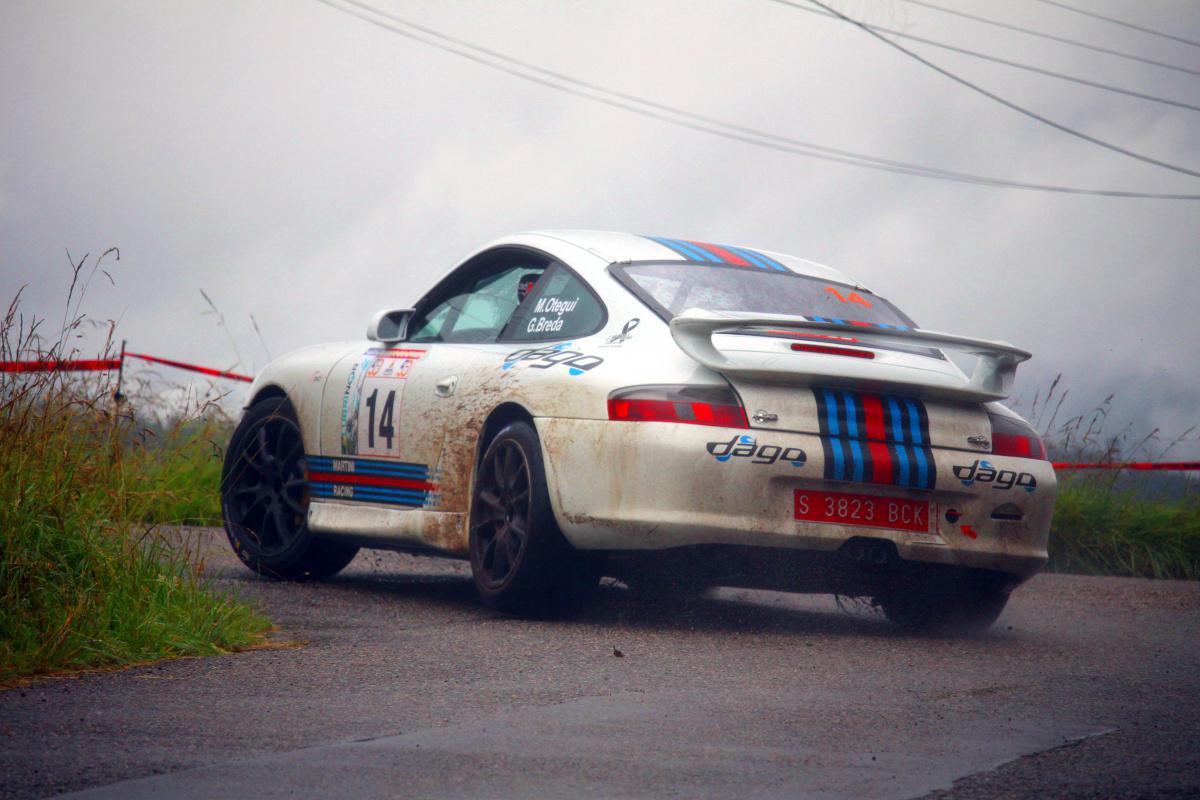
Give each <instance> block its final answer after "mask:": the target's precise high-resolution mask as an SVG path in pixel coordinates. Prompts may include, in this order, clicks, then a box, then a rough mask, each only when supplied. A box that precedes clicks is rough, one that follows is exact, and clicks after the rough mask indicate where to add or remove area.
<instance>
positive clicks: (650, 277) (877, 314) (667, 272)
mask: <svg viewBox="0 0 1200 800" xmlns="http://www.w3.org/2000/svg"><path fill="white" fill-rule="evenodd" d="M613 271H614V272H615V273H616V275H617V278H618V279H619V280H620V281H621V283H623V284H624V285H625V286H626V287H627V288H628V289H630V290H631V291H632V292H633V293H634V294H636V295H637V296H638V297H639V298H641V300H642V301H643V302H645V303H647V304H648V305H650V306H651V307H652V308H654V310H655V311H657V312H658V313H659V314H660V315H661V316H663V317H664V318H665V319H670V318H671V317H674V316H675V315H676V314H679V313H681V312H683V311H686V310H687V309H689V308H702V309H706V310H708V311H747V312H752V313H758V314H788V315H792V316H801V317H806V318H808V319H810V320H813V321H816V322H838V323H847V322H866V323H869V324H872V325H882V326H886V327H905V328H915V327H916V323H915V322H913V321H912V320H911V319H909V318H908V317H907V316H905V314H904V313H903V312H901V311H900V310H899V309H898V308H896V307H895V306H894V305H892V304H891V303H889V302H888V301H887V300H884V299H883V298H882V297H878V296H877V295H874V294H871V293H870V292H868V291H866V290H865V289H856V288H855V287H853V286H849V285H847V284H844V283H838V282H836V281H830V280H826V279H823V278H813V277H809V276H806V275H796V274H794V273H782V272H767V271H766V270H751V269H746V268H744V267H716V266H699V265H696V264H629V265H626V266H620V267H615V268H614V270H613Z"/></svg>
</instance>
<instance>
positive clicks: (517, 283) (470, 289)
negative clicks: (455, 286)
mask: <svg viewBox="0 0 1200 800" xmlns="http://www.w3.org/2000/svg"><path fill="white" fill-rule="evenodd" d="M544 269H545V267H543V266H542V265H540V264H529V263H514V262H513V261H512V260H509V261H507V262H506V264H505V266H503V267H501V268H499V269H497V270H495V271H492V272H488V273H486V274H484V275H482V276H480V277H478V278H476V279H475V280H473V281H471V282H470V283H469V284H468V285H467V286H465V287H462V289H461V290H460V292H459V293H457V294H454V295H452V296H451V297H449V298H447V299H445V300H443V301H442V302H440V303H438V304H437V305H435V306H434V307H433V308H431V309H429V311H428V312H426V313H425V314H423V315H422V316H421V318H420V319H418V320H416V323H415V326H414V328H413V332H412V333H411V334H410V335H409V337H408V341H410V342H458V343H478V342H491V341H495V339H496V337H497V336H498V335H499V334H500V331H501V330H503V329H504V325H505V323H506V322H508V320H509V318H511V317H512V315H513V311H515V310H516V309H517V306H519V305H520V304H521V301H522V300H523V299H524V297H525V296H526V294H528V292H529V291H530V287H531V284H534V283H536V282H537V280H538V278H540V277H541V274H542V272H543V270H544Z"/></svg>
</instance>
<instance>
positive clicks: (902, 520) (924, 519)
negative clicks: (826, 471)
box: [795, 489, 929, 533]
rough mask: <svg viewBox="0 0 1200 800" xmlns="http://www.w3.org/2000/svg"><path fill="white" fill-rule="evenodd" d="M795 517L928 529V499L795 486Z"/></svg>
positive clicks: (860, 524)
mask: <svg viewBox="0 0 1200 800" xmlns="http://www.w3.org/2000/svg"><path fill="white" fill-rule="evenodd" d="M795 514H796V519H802V520H805V521H807V522H827V523H832V524H835V525H858V526H861V527H864V528H889V529H891V530H896V531H914V532H919V533H928V532H929V501H927V500H906V499H904V498H899V497H877V496H875V495H869V494H850V493H847V492H815V491H808V490H806V489H797V490H796V492H795Z"/></svg>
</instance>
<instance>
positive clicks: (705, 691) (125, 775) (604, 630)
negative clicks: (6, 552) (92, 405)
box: [0, 532, 1200, 800]
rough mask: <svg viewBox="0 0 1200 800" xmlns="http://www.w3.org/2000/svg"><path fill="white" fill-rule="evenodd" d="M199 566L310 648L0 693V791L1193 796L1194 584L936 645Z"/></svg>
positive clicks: (820, 617) (1050, 613)
mask: <svg viewBox="0 0 1200 800" xmlns="http://www.w3.org/2000/svg"><path fill="white" fill-rule="evenodd" d="M200 535H201V537H202V538H205V539H207V540H209V541H215V536H214V535H213V534H212V533H211V532H209V533H208V534H204V533H201V534H200ZM210 568H211V569H212V570H213V571H215V573H216V574H217V575H219V576H220V583H221V585H222V586H224V587H226V588H230V589H232V590H234V591H236V592H239V593H240V594H241V595H243V596H244V597H247V598H249V599H252V600H253V601H255V602H259V603H261V604H262V606H263V607H264V608H265V609H266V610H267V612H268V613H269V614H270V615H271V616H272V617H273V618H274V619H275V620H276V621H277V622H278V623H279V624H280V625H281V626H282V628H283V630H284V633H285V635H286V636H289V637H291V638H294V639H298V640H302V641H304V642H306V644H305V645H304V646H302V647H296V648H291V649H276V650H263V651H257V652H251V653H243V654H239V655H233V656H227V657H220V658H205V659H194V660H183V661H175V662H169V663H164V664H159V665H156V666H149V667H141V668H137V669H132V670H127V671H123V672H110V673H96V674H90V675H86V676H83V677H78V678H72V679H53V680H47V681H43V682H40V683H37V684H35V685H32V686H28V687H25V688H20V689H12V690H9V691H5V692H0V796H2V797H14V798H32V797H46V796H53V795H57V794H60V793H63V792H73V791H74V792H78V794H73V795H72V796H73V797H80V798H83V797H87V798H142V797H153V798H168V797H169V798H211V797H272V798H274V797H288V798H329V797H341V796H348V797H370V798H376V797H379V798H382V797H407V798H422V797H488V798H491V797H495V798H526V797H572V798H574V797H689V798H691V797H739V798H741V797H814V798H842V797H844V798H908V797H922V796H926V795H930V796H932V797H937V798H947V799H948V798H983V797H1004V798H1020V797H1030V798H1034V797H1036V798H1039V800H1041V798H1046V797H1077V798H1084V797H1086V798H1093V797H1095V798H1101V797H1104V798H1108V797H1139V798H1144V797H1154V798H1160V797H1161V798H1167V797H1170V798H1183V797H1197V796H1200V584H1194V583H1191V584H1189V583H1176V582H1151V581H1141V580H1126V579H1098V578H1082V577H1072V576H1054V575H1043V576H1039V577H1037V578H1035V579H1034V580H1033V581H1032V582H1031V583H1030V584H1028V585H1027V586H1025V587H1023V588H1022V589H1021V590H1019V591H1018V593H1017V594H1016V596H1015V597H1014V599H1013V601H1012V603H1011V604H1010V605H1009V609H1008V610H1007V611H1006V612H1005V614H1004V616H1003V617H1001V620H1000V622H999V623H998V624H997V626H996V628H994V629H993V631H991V632H989V633H988V634H986V635H982V636H978V637H974V638H969V639H961V638H960V639H936V638H920V637H912V636H907V635H904V634H901V633H898V632H896V631H894V630H893V629H892V628H890V627H889V626H888V625H887V623H886V622H885V621H884V620H882V619H881V618H880V617H878V616H877V615H875V614H874V613H873V612H870V611H869V610H866V609H862V608H858V609H854V608H852V609H850V610H842V609H839V607H838V606H837V605H836V604H835V602H834V601H833V600H832V599H831V598H826V597H806V596H793V595H783V594H776V593H769V592H747V591H734V590H719V591H717V592H714V593H710V594H709V595H707V596H705V597H702V598H698V599H694V600H691V601H687V602H685V603H679V604H675V605H668V606H663V605H652V604H649V603H643V602H637V601H635V600H634V599H633V598H631V597H630V595H629V593H628V592H626V591H624V590H623V589H621V588H619V587H609V588H607V589H605V590H604V591H603V592H602V594H601V596H600V598H599V599H598V601H597V603H596V605H595V606H594V607H593V608H592V609H591V610H590V611H589V613H588V614H587V615H586V616H584V617H583V618H582V619H578V620H573V621H559V622H530V621H524V620H518V619H508V618H504V617H500V616H497V615H495V614H493V613H491V612H489V611H487V610H485V609H484V608H482V607H481V606H479V605H478V604H477V603H476V601H475V599H474V597H473V594H472V588H471V584H470V581H469V577H468V573H467V570H466V568H465V566H464V565H462V564H458V563H454V562H445V561H440V560H437V559H428V558H415V557H410V556H401V555H396V554H375V553H366V554H363V555H360V556H359V558H358V560H356V561H355V562H354V564H352V565H351V567H350V568H349V569H348V570H347V571H346V572H345V573H343V574H342V575H341V576H339V577H338V578H337V579H335V580H333V581H330V582H327V583H324V584H312V585H306V584H283V583H275V582H269V581H262V580H257V579H255V578H254V577H253V576H251V575H250V573H248V572H246V571H245V570H244V569H243V568H241V567H240V565H238V564H237V563H236V562H235V561H234V560H233V559H232V557H231V556H229V555H227V554H226V553H225V551H224V549H223V548H217V549H216V550H214V551H213V554H212V555H211V556H210ZM618 653H620V655H618ZM931 793H932V794H931Z"/></svg>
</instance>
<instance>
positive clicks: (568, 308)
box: [525, 297, 579, 333]
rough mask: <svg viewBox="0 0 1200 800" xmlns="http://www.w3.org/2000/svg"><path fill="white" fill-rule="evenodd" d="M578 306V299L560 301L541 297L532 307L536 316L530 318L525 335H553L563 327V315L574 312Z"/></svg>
mask: <svg viewBox="0 0 1200 800" xmlns="http://www.w3.org/2000/svg"><path fill="white" fill-rule="evenodd" d="M577 305H579V298H578V297H576V298H575V299H573V300H560V299H558V298H557V297H543V298H541V299H540V300H538V301H537V305H535V306H534V307H533V313H534V314H535V315H537V316H534V317H531V318H530V320H529V324H528V325H526V326H525V332H526V333H554V332H556V331H561V330H562V327H563V315H564V314H570V313H571V312H572V311H574V310H575V306H577ZM543 314H547V315H549V314H553V315H554V316H553V317H549V316H541V315H543Z"/></svg>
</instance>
